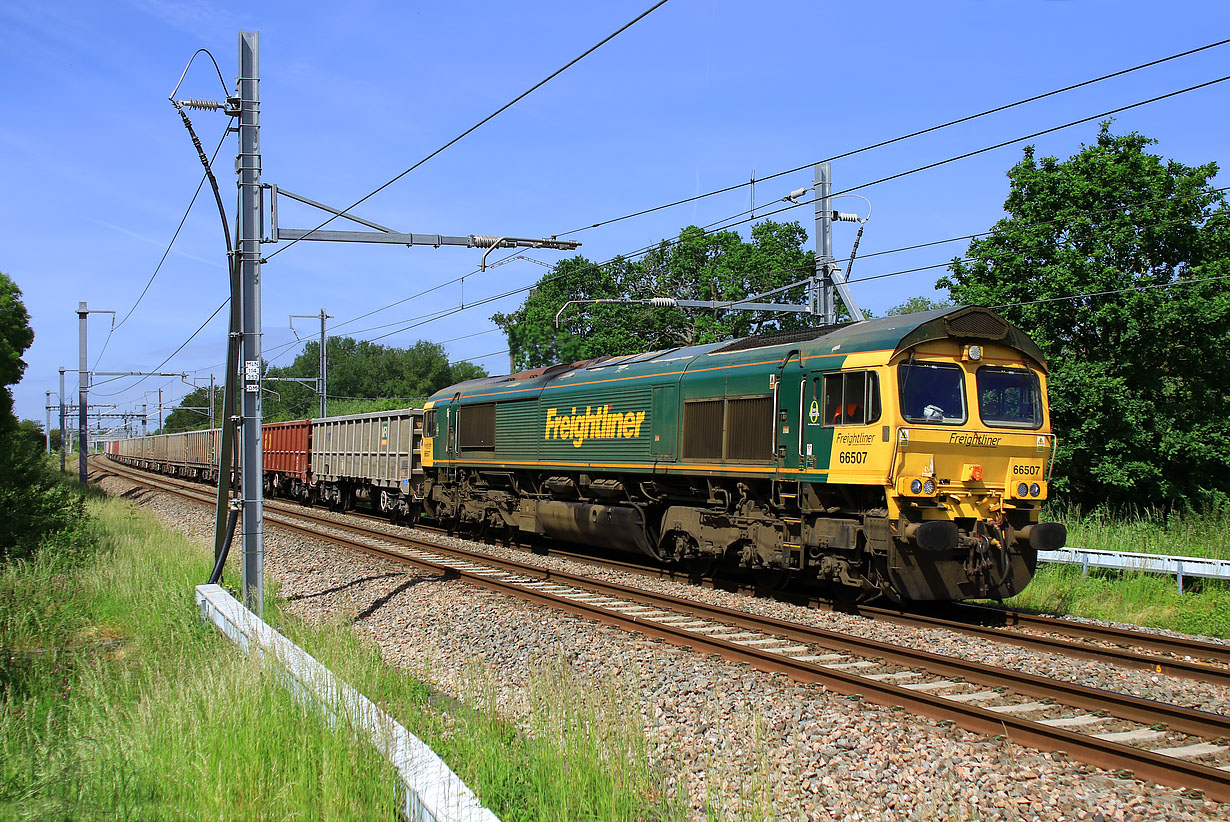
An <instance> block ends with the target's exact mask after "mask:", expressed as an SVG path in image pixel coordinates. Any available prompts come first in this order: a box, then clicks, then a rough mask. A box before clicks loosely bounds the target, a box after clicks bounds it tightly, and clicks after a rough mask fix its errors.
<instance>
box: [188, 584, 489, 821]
mask: <svg viewBox="0 0 1230 822" xmlns="http://www.w3.org/2000/svg"><path fill="white" fill-rule="evenodd" d="M196 601H197V605H199V606H200V608H201V618H202V619H204V620H205V621H207V622H212V623H213V624H214V625H216V626H217V627H218V630H220V631H222V633H224V634H226V636H228V637H230V639H231V640H232V641H234V642H235V644H236V645H238V646H239V647H241V648H243V649H245V650H247V649H249V648H251V647H253V646H255V647H256V648H257V649H259V650H260V652H261V654H262V655H264V656H265V657H266V658H271V659H272V660H273V661H275V662H276V663H277V664H278V665H280V666H281V667H283V668H284V669H285V670H286V673H287V675H288V677H289V679H290V684H291V687H292V688H294V689H295V690H296V692H297V693H298V694H299V695H300V696H306V697H308V698H310V699H311V700H312V701H314V702H316V703H318V704H319V705H320V706H321V708H322V709H323V710H324V711H326V712H327V713H328V714H330V715H331V716H334V717H338V718H340V719H342V720H343V721H345V722H347V723H348V724H349V725H350V726H351V727H352V728H353V729H354V730H355V732H356V733H361V734H363V735H365V736H366V737H367V738H368V739H369V740H370V741H371V743H372V744H373V745H375V746H376V749H377V750H378V751H380V752H381V753H382V754H384V756H385V757H386V758H387V759H388V760H389V761H390V762H392V763H393V766H394V767H395V768H397V771H398V773H400V774H401V778H402V781H403V782H404V783H405V784H404V787H405V799H404V804H403V808H402V812H403V813H404V815H405V817H406V818H407V819H409V820H411V822H499V819H498V818H497V817H496V815H495V814H494V813H492V812H491V811H489V810H487V809H486V808H484V807H483V806H482V804H481V803H480V802H479V801H478V798H477V797H476V796H475V795H474V793H473V792H472V791H471V790H470V789H469V788H467V787H466V786H465V783H463V782H462V781H461V779H460V777H458V776H457V774H455V773H453V771H452V769H450V768H449V767H448V765H446V764H444V761H443V760H441V759H440V757H438V756H437V755H436V754H435V752H434V751H432V750H431V748H429V747H427V745H426V743H424V742H423V741H422V740H421V739H419V738H418V737H416V736H415V735H414V734H412V733H410V732H409V731H408V730H406V729H405V728H404V727H402V725H401V724H399V723H398V722H397V721H396V720H395V719H393V717H391V716H389V715H388V714H387V713H385V712H384V711H382V710H381V709H380V708H378V707H377V706H376V705H375V704H373V703H372V702H371V700H369V699H367V698H366V697H365V696H363V695H362V694H361V693H359V692H358V691H356V690H355V689H354V688H352V687H350V686H349V685H347V684H346V683H345V682H343V681H342V680H340V679H338V678H337V677H335V676H334V675H333V674H332V673H331V672H330V671H329V669H328V668H326V667H325V666H324V665H322V664H320V662H318V661H317V660H316V659H314V658H313V657H312V656H311V655H309V654H308V653H307V652H305V651H304V650H303V649H301V648H300V647H299V646H297V645H295V644H294V643H293V642H291V641H290V640H289V639H287V638H286V637H284V636H282V635H281V634H279V633H278V632H277V631H275V630H274V629H273V628H271V627H270V626H269V625H268V624H266V623H265V622H264V621H262V620H261V619H260V618H259V617H258V616H256V615H255V614H253V613H252V612H251V611H249V610H248V609H247V608H245V607H243V605H242V604H240V603H239V601H238V600H236V599H235V598H234V597H232V596H231V595H230V594H228V593H227V592H226V591H225V590H223V589H222V588H221V587H220V586H218V585H198V586H197V587H196Z"/></svg>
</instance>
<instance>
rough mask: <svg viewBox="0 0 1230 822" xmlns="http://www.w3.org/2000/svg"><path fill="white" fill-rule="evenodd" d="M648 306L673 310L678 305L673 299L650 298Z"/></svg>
mask: <svg viewBox="0 0 1230 822" xmlns="http://www.w3.org/2000/svg"><path fill="white" fill-rule="evenodd" d="M649 304H650V305H652V306H655V307H657V308H674V307H675V306H677V305H678V304H679V303H678V302H677V301H676V300H675V298H674V297H650V298H649Z"/></svg>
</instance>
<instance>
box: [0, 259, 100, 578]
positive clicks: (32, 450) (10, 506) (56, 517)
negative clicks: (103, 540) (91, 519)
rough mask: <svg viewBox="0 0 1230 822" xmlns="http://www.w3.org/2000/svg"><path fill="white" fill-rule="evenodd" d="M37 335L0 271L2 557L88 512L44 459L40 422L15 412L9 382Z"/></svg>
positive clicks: (25, 551) (25, 549) (21, 551)
mask: <svg viewBox="0 0 1230 822" xmlns="http://www.w3.org/2000/svg"><path fill="white" fill-rule="evenodd" d="M33 341H34V332H33V331H32V330H31V329H30V315H29V314H28V313H27V312H26V307H25V305H24V304H23V303H22V301H21V291H20V290H19V289H18V288H17V285H16V283H14V282H13V281H12V280H11V279H9V278H8V277H7V276H5V275H4V274H0V388H3V390H2V391H0V466H3V467H4V470H3V471H0V561H2V560H7V559H11V558H14V557H22V556H27V555H29V554H30V553H32V552H33V551H34V550H35V549H36V548H37V547H38V546H39V544H40V543H42V542H43V540H44V539H45V538H47V536H48V535H49V534H52V533H54V532H58V531H63V530H65V529H67V528H69V527H71V526H73V525H74V524H75V523H79V522H80V521H81V520H82V518H83V516H84V512H83V510H82V505H81V497H80V495H79V494H78V493H77V492H76V491H75V490H73V489H70V488H67V487H66V486H64V485H63V484H61V483H59V482H58V481H57V478H56V477H55V476H54V475H53V474H52V473H51V472H50V471H49V470H48V468H47V466H46V464H45V463H44V462H43V438H42V426H41V425H40V424H39V423H36V422H33V421H30V420H25V421H23V422H21V423H20V424H19V423H18V422H17V419H16V418H15V417H14V416H13V411H12V408H13V395H12V393H11V391H10V388H9V386H11V385H13V384H14V383H16V382H17V381H18V380H20V379H21V375H22V374H23V373H24V372H25V370H26V364H25V362H24V361H23V360H22V358H21V357H22V355H23V354H24V353H25V351H26V349H27V348H29V347H30V344H31V343H32V342H33Z"/></svg>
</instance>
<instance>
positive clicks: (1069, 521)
mask: <svg viewBox="0 0 1230 822" xmlns="http://www.w3.org/2000/svg"><path fill="white" fill-rule="evenodd" d="M1042 518H1043V519H1044V520H1051V521H1054V522H1062V523H1064V524H1065V525H1066V526H1067V527H1068V545H1071V546H1073V547H1075V548H1096V549H1099V550H1105V551H1132V552H1135V553H1141V554H1174V555H1177V556H1190V557H1209V558H1212V559H1230V509H1220V510H1215V511H1210V512H1207V513H1200V512H1193V511H1180V510H1165V509H1161V508H1148V507H1145V508H1133V509H1129V510H1126V511H1122V512H1116V513H1111V512H1108V511H1105V510H1103V509H1095V510H1093V511H1088V512H1086V511H1083V510H1081V509H1080V508H1079V507H1077V506H1074V505H1067V506H1052V507H1051V508H1049V509H1048V510H1046V511H1045V512H1043V517H1042Z"/></svg>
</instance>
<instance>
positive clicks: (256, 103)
mask: <svg viewBox="0 0 1230 822" xmlns="http://www.w3.org/2000/svg"><path fill="white" fill-rule="evenodd" d="M663 2H665V0H663ZM658 5H661V3H659V4H658ZM655 8H656V7H655ZM646 13H648V12H646ZM642 16H644V15H642ZM638 19H639V18H638ZM608 39H609V38H608ZM259 50H260V36H259V34H257V33H255V32H240V34H239V76H238V78H237V79H236V96H235V97H228V99H227V101H226V104H222V103H218V102H216V101H212V100H202V99H190V100H176V99H175V98H174V96H172V102H173V103H174V104H175V106H176V108H177V109H178V110H179V112H180V115H181V116H182V117H183V118H184V120H185V124H188V121H187V114H186V112H184V109H185V108H191V109H204V110H212V111H223V112H225V113H227V114H230V115H231V116H235V115H237V116H238V120H239V124H238V133H239V153H238V156H237V157H236V161H235V168H236V172H237V173H238V175H239V214H238V219H237V223H236V230H237V231H236V233H237V238H238V244H237V248H236V249H235V254H236V259H237V261H238V270H239V277H238V279H239V286H240V287H239V292H240V293H239V302H240V311H241V314H242V317H241V327H240V328H239V329H234V328H232V332H231V333H232V334H235V333H238V336H239V339H240V341H241V346H242V361H243V362H242V374H241V375H240V376H241V384H242V392H241V393H242V396H243V399H242V403H241V404H242V412H241V415H240V440H241V447H240V451H241V453H242V455H243V462H242V465H241V468H240V471H241V477H242V485H241V488H242V496H241V499H240V501H239V510H240V512H241V513H242V515H243V563H242V567H243V581H242V588H243V600H244V604H245V605H246V606H247V607H248V608H249V609H250V610H252V611H253V612H255V613H256V614H258V615H259V614H262V613H263V602H264V582H263V571H264V527H263V520H264V499H263V490H264V488H263V477H264V465H263V454H262V448H261V444H262V435H261V389H262V382H263V379H264V376H263V374H262V369H261V265H262V263H264V262H265V259H264V258H263V257H262V256H261V244H262V243H276V242H278V241H279V240H290V241H291V244H294V243H296V242H299V241H301V240H316V241H332V242H361V243H386V244H392V245H405V246H414V245H431V246H435V247H439V246H442V245H452V246H462V247H466V248H483V249H487V250H488V251H490V250H491V249H494V248H518V247H522V248H547V249H556V250H565V251H570V250H573V249H575V248H578V247H580V245H581V244H580V243H579V242H577V241H575V240H557V239H555V238H543V239H527V238H521V237H510V236H503V235H500V236H496V235H483V234H469V235H464V236H451V235H443V234H411V233H402V232H397V231H394V230H393V229H391V228H387V227H385V226H382V225H380V224H378V223H374V222H372V221H370V220H365V219H363V218H361V217H358V216H355V215H353V214H350V213H349V209H336V208H332V207H330V206H328V205H325V204H323V203H318V202H316V201H315V200H310V199H308V198H307V197H303V196H301V195H297V194H293V193H291V192H288V191H286V190H285V189H279V188H278V187H277V186H274V185H266V184H264V183H262V182H261V151H260V85H259V84H260V58H259ZM591 50H592V49H591ZM176 90H178V86H176ZM172 94H173V95H174V92H173V93H172ZM523 96H524V95H523ZM510 105H511V104H510ZM488 119H490V118H488ZM188 125H189V131H190V133H191V126H190V124H188ZM480 125H481V123H480ZM475 128H477V126H475ZM472 130H473V129H471V131H472ZM467 133H468V132H467ZM463 136H464V135H463ZM194 139H195V137H194ZM458 139H459V138H458ZM454 142H456V141H454ZM446 147H447V146H446ZM441 150H443V149H441ZM198 153H200V154H202V155H203V152H200V151H198ZM437 153H439V152H437ZM402 176H404V175H402ZM387 185H388V184H386V186H387ZM265 190H268V191H269V192H270V215H269V216H270V220H269V222H268V223H267V225H269V226H270V227H271V232H270V234H269V236H263V232H262V228H261V227H262V226H264V225H266V223H265V222H264V220H263V217H264V196H263V191H265ZM279 194H282V195H284V196H287V197H290V198H291V199H294V200H298V201H299V202H301V203H303V204H305V205H310V206H313V207H315V208H319V209H321V210H322V211H325V212H327V213H329V214H331V215H333V216H332V217H330V219H329V220H327V221H325V223H322V224H321V225H320V226H317V227H316V228H315V229H311V230H300V229H282V228H279V225H278V195H279ZM369 196H370V195H369ZM364 199H366V198H364ZM360 202H362V201H360ZM356 205H357V203H356ZM353 207H354V206H351V208H353ZM338 217H343V218H345V219H347V220H350V221H352V222H355V223H358V224H359V225H362V226H364V227H365V228H370V229H372V230H371V231H327V230H322V229H323V226H324V225H326V224H327V223H328V222H329V221H331V220H334V219H337V218H338ZM286 247H289V246H285V247H284V248H286ZM280 250H283V249H280ZM270 256H271V257H272V256H273V255H272V254H271V255H270ZM485 260H486V255H484V263H485ZM325 318H326V315H325V314H324V312H323V309H322V312H321V331H322V340H321V357H322V359H321V375H320V379H321V403H322V414H323V413H324V409H323V403H324V401H325V396H326V394H325V385H324V379H325V370H324V369H325V359H324V352H325V346H324V343H325V340H324V339H323V336H324V335H323V332H324V320H325ZM229 371H230V367H229V365H228V373H229ZM230 413H231V409H230V408H229V407H228V409H227V414H228V415H229V414H230ZM223 422H224V431H225V430H226V429H227V427H228V424H229V421H228V420H223ZM226 441H227V440H226V438H224V445H223V447H222V449H221V451H222V452H223V453H222V454H221V455H220V458H219V459H220V465H219V471H218V476H219V494H218V512H217V518H218V519H217V523H216V528H215V552H216V554H217V556H216V557H215V575H216V574H217V573H218V572H219V571H220V569H221V567H222V564H223V563H224V561H225V549H224V548H219V546H220V545H221V543H222V535H223V534H224V533H225V532H226V531H228V530H229V528H228V527H227V524H226V523H225V520H226V518H227V511H226V510H225V508H224V506H225V497H224V494H223V490H222V489H223V485H224V483H225V482H226V479H227V476H226V475H228V472H227V471H226V470H225V469H226V467H227V465H228V460H227V448H226V445H225V443H226ZM228 542H229V541H228Z"/></svg>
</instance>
